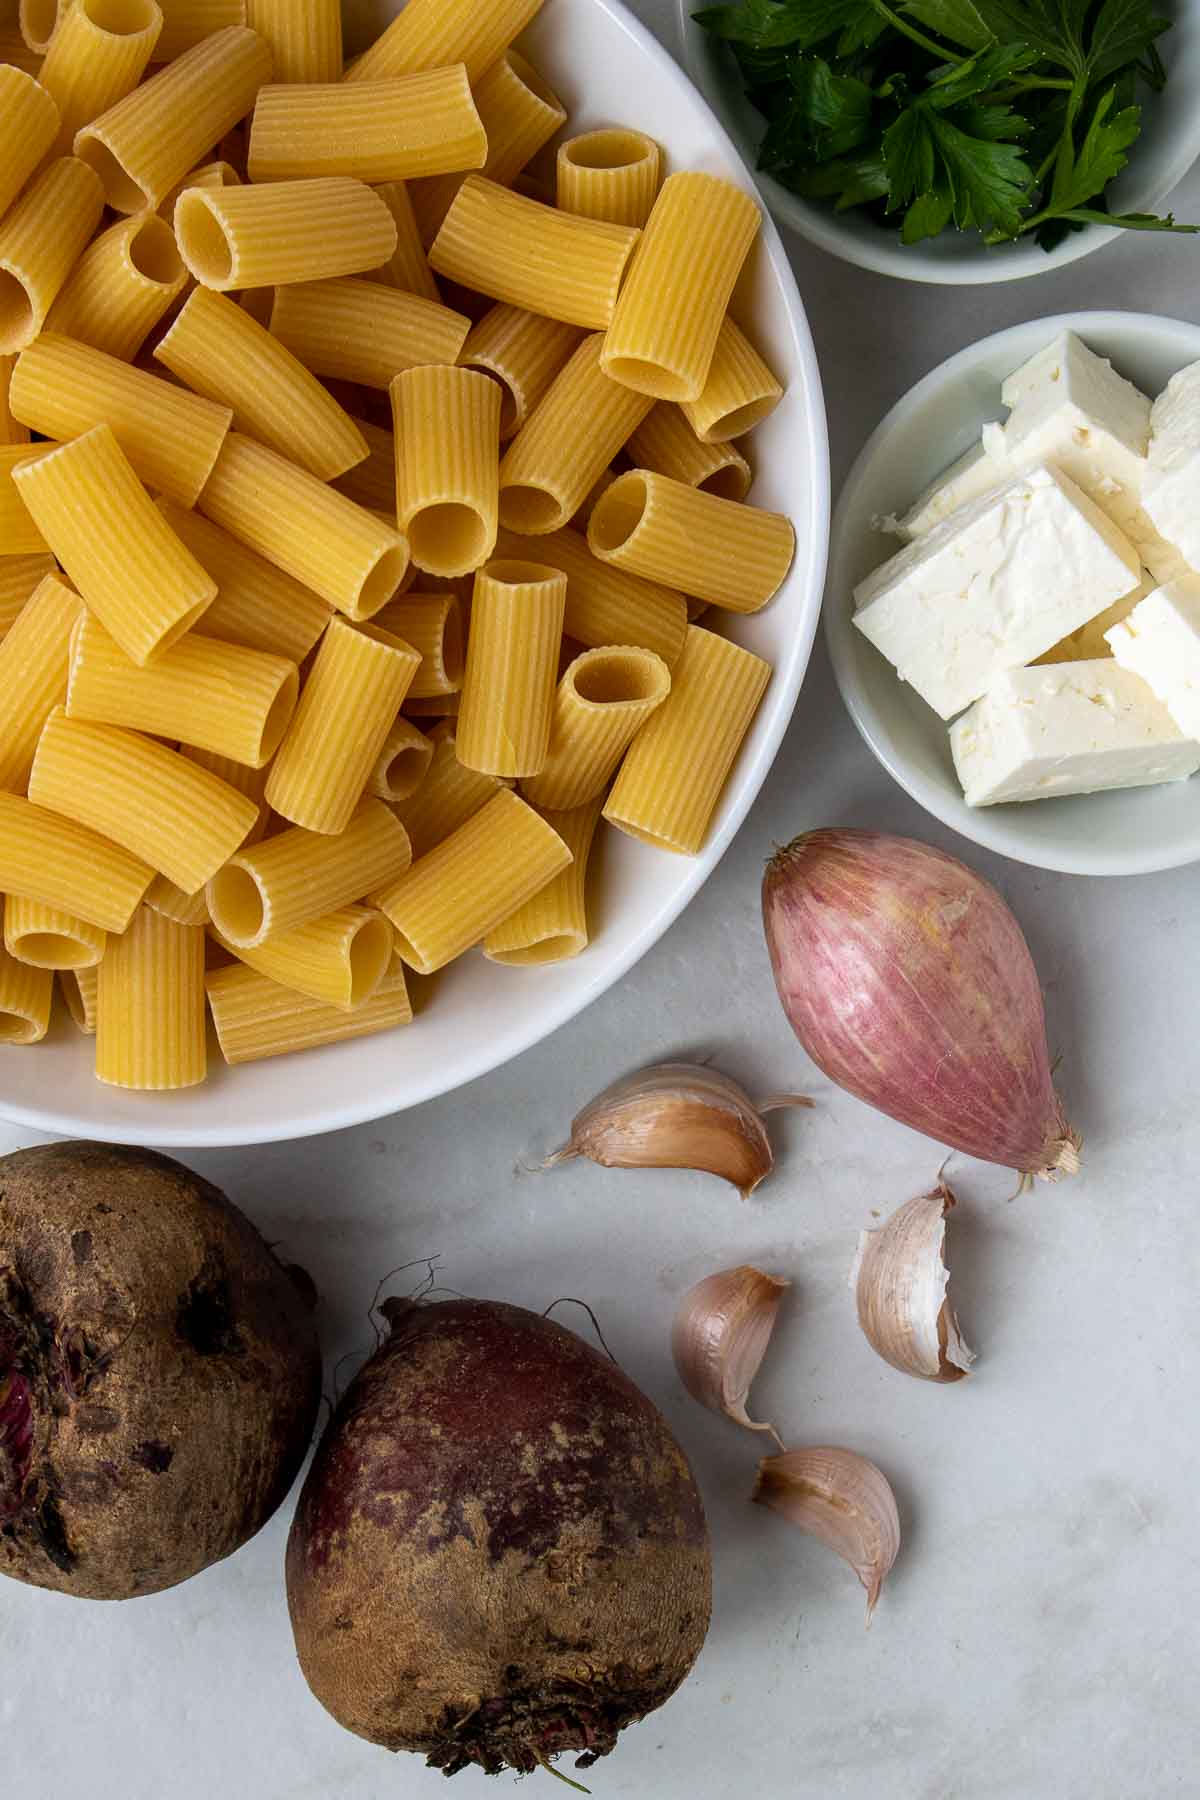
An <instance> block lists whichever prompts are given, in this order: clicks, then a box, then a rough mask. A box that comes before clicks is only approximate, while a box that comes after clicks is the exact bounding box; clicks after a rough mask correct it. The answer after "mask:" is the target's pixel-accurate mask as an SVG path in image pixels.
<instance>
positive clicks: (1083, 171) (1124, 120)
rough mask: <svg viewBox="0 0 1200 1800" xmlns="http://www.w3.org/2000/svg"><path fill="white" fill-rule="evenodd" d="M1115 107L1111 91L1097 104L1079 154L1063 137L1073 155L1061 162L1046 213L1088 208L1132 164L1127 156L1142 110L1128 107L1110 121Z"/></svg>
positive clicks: (1066, 148)
mask: <svg viewBox="0 0 1200 1800" xmlns="http://www.w3.org/2000/svg"><path fill="white" fill-rule="evenodd" d="M1112 103H1113V90H1112V89H1111V88H1109V89H1108V91H1107V93H1104V94H1102V95H1101V96H1100V99H1099V100H1098V101H1097V103H1096V109H1095V111H1094V112H1093V114H1092V122H1091V124H1090V125H1089V126H1088V128H1087V132H1086V134H1085V136H1084V140H1083V143H1082V144H1081V145H1080V146H1079V149H1078V151H1073V150H1072V149H1071V145H1070V139H1069V137H1064V139H1063V146H1064V151H1065V152H1070V153H1069V154H1064V155H1063V156H1062V157H1061V158H1060V160H1059V164H1058V167H1057V168H1056V169H1055V172H1054V185H1053V187H1052V188H1051V190H1050V205H1049V207H1048V208H1047V209H1046V210H1047V212H1049V213H1066V212H1070V211H1071V210H1072V208H1073V207H1076V206H1086V205H1087V203H1088V201H1089V200H1094V199H1095V197H1096V195H1097V194H1099V193H1102V192H1103V190H1104V189H1105V188H1106V187H1107V186H1108V184H1109V182H1110V181H1112V180H1113V178H1114V177H1115V176H1117V175H1119V174H1120V172H1121V170H1122V169H1123V168H1124V167H1125V164H1126V163H1127V162H1128V161H1129V158H1128V157H1127V156H1126V154H1125V152H1126V150H1128V148H1129V146H1130V144H1132V143H1133V141H1134V139H1135V138H1136V137H1137V135H1138V133H1139V131H1140V130H1141V129H1142V109H1141V107H1140V106H1127V107H1126V108H1125V109H1124V111H1123V112H1119V113H1117V114H1116V115H1115V117H1113V118H1110V117H1109V113H1110V112H1111V110H1112Z"/></svg>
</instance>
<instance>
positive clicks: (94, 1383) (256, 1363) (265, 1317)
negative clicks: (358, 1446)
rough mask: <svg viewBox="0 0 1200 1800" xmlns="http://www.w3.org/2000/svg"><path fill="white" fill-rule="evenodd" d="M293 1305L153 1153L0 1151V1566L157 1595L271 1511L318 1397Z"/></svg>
mask: <svg viewBox="0 0 1200 1800" xmlns="http://www.w3.org/2000/svg"><path fill="white" fill-rule="evenodd" d="M320 1381H321V1362H320V1352H319V1349H318V1345H317V1338H316V1332H315V1329H314V1326H313V1321H312V1303H311V1295H306V1294H305V1292H304V1290H303V1288H302V1286H300V1285H298V1284H297V1282H296V1280H295V1279H294V1278H293V1276H292V1274H291V1272H290V1271H287V1270H285V1269H284V1268H283V1267H282V1266H281V1265H280V1264H279V1263H278V1262H277V1261H276V1260H275V1258H274V1256H273V1255H272V1254H271V1251H270V1250H269V1248H268V1247H267V1245H266V1243H265V1242H264V1241H263V1239H262V1238H261V1237H260V1235H259V1234H258V1232H257V1231H256V1230H255V1229H254V1227H253V1225H251V1223H250V1221H249V1220H248V1219H247V1218H245V1217H244V1215H243V1214H242V1213H240V1212H239V1211H238V1209H237V1208H236V1207H235V1206H233V1205H231V1203H230V1202H229V1201H228V1200H227V1199H226V1198H225V1196H224V1195H223V1194H222V1193H220V1192H219V1190H218V1189H217V1188H215V1187H213V1186H211V1184H210V1183H209V1182H207V1181H202V1180H201V1179H200V1177H199V1176H197V1175H193V1174H192V1173H190V1171H189V1170H187V1169H185V1168H183V1167H181V1166H180V1164H178V1163H176V1162H172V1161H171V1160H170V1159H169V1158H168V1157H165V1156H156V1155H154V1154H153V1153H152V1152H150V1151H148V1150H127V1149H120V1148H113V1147H111V1146H108V1145H104V1144H49V1145H45V1146H43V1147H41V1148H39V1149H35V1150H21V1151H18V1152H17V1153H16V1154H15V1155H13V1156H6V1157H3V1158H0V1573H3V1574H6V1575H12V1576H14V1577H15V1578H16V1579H17V1580H18V1581H27V1582H30V1583H32V1584H33V1585H34V1586H35V1587H46V1588H57V1589H58V1590H59V1591H60V1592H61V1593H64V1594H74V1595H79V1596H82V1597H85V1598H88V1599H92V1600H123V1599H129V1598H131V1597H132V1596H133V1595H136V1594H152V1593H157V1592H158V1591H159V1590H160V1589H162V1588H167V1587H171V1586H173V1585H174V1584H175V1583H176V1582H179V1581H184V1580H186V1579H187V1577H188V1576H190V1575H195V1574H196V1573H198V1571H199V1570H201V1569H204V1568H207V1567H208V1565H209V1564H210V1563H213V1562H217V1561H218V1560H219V1559H220V1558H221V1557H223V1556H228V1555H229V1554H230V1552H231V1551H234V1550H236V1549H237V1548H238V1546H239V1545H240V1544H244V1543H245V1542H246V1539H247V1538H249V1537H252V1536H253V1535H254V1533H255V1532H256V1531H257V1530H258V1529H259V1527H260V1526H262V1525H264V1524H265V1523H266V1521H267V1520H268V1519H269V1518H270V1517H271V1514H272V1513H273V1512H274V1511H275V1510H276V1508H277V1507H278V1506H279V1504H280V1502H281V1501H282V1500H283V1498H284V1496H285V1495H286V1493H287V1491H288V1489H289V1487H290V1486H291V1484H292V1482H293V1480H294V1479H295V1476H296V1474H297V1471H298V1470H299V1467H300V1464H301V1462H302V1461H303V1459H304V1454H305V1451H306V1450H307V1448H308V1444H309V1441H310V1439H311V1437H312V1431H313V1426H314V1423H315V1420H316V1411H317V1406H318V1404H319V1401H320Z"/></svg>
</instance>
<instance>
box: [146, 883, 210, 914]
mask: <svg viewBox="0 0 1200 1800" xmlns="http://www.w3.org/2000/svg"><path fill="white" fill-rule="evenodd" d="M146 905H147V906H152V907H153V908H154V910H155V912H160V913H162V914H163V915H164V916H165V917H166V918H168V919H174V921H175V923H176V924H177V925H207V924H208V893H207V889H206V888H197V890H196V892H195V893H194V894H185V893H184V891H183V889H182V888H181V887H179V886H178V885H177V884H176V883H175V882H174V881H168V880H167V878H166V876H165V875H156V876H155V877H154V880H153V881H152V882H151V883H150V886H149V887H148V888H147V889H146Z"/></svg>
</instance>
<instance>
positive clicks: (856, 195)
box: [788, 154, 888, 212]
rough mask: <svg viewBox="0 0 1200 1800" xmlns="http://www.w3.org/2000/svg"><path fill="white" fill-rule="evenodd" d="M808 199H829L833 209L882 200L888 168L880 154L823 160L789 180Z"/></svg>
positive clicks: (840, 209)
mask: <svg viewBox="0 0 1200 1800" xmlns="http://www.w3.org/2000/svg"><path fill="white" fill-rule="evenodd" d="M788 185H789V187H792V188H794V189H795V191H796V193H798V194H802V195H803V196H804V197H805V199H808V200H832V201H833V202H834V210H835V212H845V211H847V209H848V208H849V207H852V206H865V205H867V204H868V203H869V202H870V201H872V200H882V199H883V197H884V195H885V194H886V193H887V191H888V175H887V169H886V168H885V167H884V162H883V158H882V156H879V155H877V154H868V155H865V156H846V157H842V158H840V159H839V160H838V161H837V162H829V163H825V164H824V165H823V167H821V168H819V169H812V170H810V171H808V172H807V173H805V174H804V175H801V176H798V177H796V178H794V179H792V180H790V181H789V183H788Z"/></svg>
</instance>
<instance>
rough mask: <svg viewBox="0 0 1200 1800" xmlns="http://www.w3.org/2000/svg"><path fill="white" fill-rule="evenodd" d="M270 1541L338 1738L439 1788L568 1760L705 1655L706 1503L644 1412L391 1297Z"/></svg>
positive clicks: (636, 1402)
mask: <svg viewBox="0 0 1200 1800" xmlns="http://www.w3.org/2000/svg"><path fill="white" fill-rule="evenodd" d="M384 1310H385V1313H387V1315H388V1316H389V1318H390V1320H391V1324H392V1330H391V1336H390V1337H389V1339H388V1340H387V1342H386V1343H385V1344H384V1345H383V1347H382V1348H381V1349H380V1350H379V1351H378V1353H377V1354H376V1355H375V1356H373V1357H372V1358H371V1360H370V1361H369V1362H368V1363H367V1364H366V1366H365V1367H364V1368H363V1369H362V1371H361V1372H360V1374H359V1375H358V1376H357V1378H356V1379H355V1381H354V1382H353V1384H352V1385H351V1387H350V1388H349V1389H348V1391H347V1393H346V1395H345V1397H344V1399H343V1401H342V1403H341V1405H340V1406H339V1408H338V1410H337V1412H336V1413H335V1415H334V1417H333V1419H332V1420H331V1422H330V1425H329V1428H328V1430H327V1431H326V1433H325V1436H324V1438H323V1439H322V1441H321V1444H320V1447H319V1448H318V1451H317V1455H316V1458H315V1460H314V1462H313V1465H312V1468H311V1469H310V1471H309V1474H308V1478H307V1480H306V1481H305V1484H304V1488H303V1490H302V1492H301V1496H300V1503H299V1506H298V1508H297V1511H296V1517H295V1520H294V1522H293V1525H292V1532H291V1537H290V1539H289V1542H288V1553H287V1579H288V1603H289V1606H290V1609H291V1615H292V1626H293V1629H294V1631H295V1636H296V1649H297V1653H298V1655H299V1658H300V1665H301V1667H302V1669H303V1671H304V1674H305V1676H306V1678H307V1680H308V1683H309V1686H310V1687H311V1688H312V1690H313V1693H314V1694H315V1695H316V1696H317V1699H318V1700H320V1701H321V1703H322V1705H324V1706H325V1707H327V1708H328V1710H329V1711H330V1712H331V1713H332V1714H333V1716H334V1718H335V1719H337V1720H338V1721H339V1723H340V1724H342V1725H344V1726H345V1727H346V1728H347V1730H349V1731H353V1732H356V1733H357V1734H358V1736H360V1737H364V1738H369V1739H370V1740H371V1741H372V1742H373V1743H377V1744H382V1745H384V1746H385V1747H386V1748H387V1749H389V1750H414V1751H419V1752H423V1753H424V1755H425V1756H427V1757H428V1759H429V1762H430V1764H431V1766H432V1767H434V1768H438V1769H442V1770H444V1771H445V1773H446V1774H447V1775H453V1774H456V1773H457V1772H458V1771H459V1770H460V1769H464V1768H467V1767H468V1766H470V1765H471V1764H475V1765H477V1766H478V1767H480V1768H483V1769H485V1770H487V1771H488V1772H489V1773H493V1774H494V1773H497V1772H498V1771H499V1770H501V1769H504V1768H514V1769H519V1770H525V1771H528V1770H532V1769H534V1768H536V1767H537V1766H538V1765H539V1764H543V1765H544V1764H547V1763H549V1761H550V1759H551V1758H552V1757H554V1756H556V1755H558V1754H560V1753H561V1752H567V1751H577V1752H580V1753H581V1754H580V1758H579V1765H578V1766H580V1767H586V1766H587V1765H588V1764H589V1763H591V1762H594V1761H595V1760H596V1758H597V1757H599V1756H603V1755H605V1754H606V1752H608V1751H609V1750H611V1749H612V1747H613V1745H614V1743H615V1742H616V1738H617V1733H618V1732H619V1731H621V1730H622V1729H623V1727H624V1726H626V1725H629V1724H632V1723H633V1722H634V1721H635V1720H637V1719H640V1718H642V1717H643V1715H644V1714H646V1713H648V1712H651V1711H652V1710H653V1709H654V1708H655V1707H657V1706H661V1705H662V1703H663V1701H664V1700H666V1699H668V1698H669V1696H670V1695H671V1694H672V1693H674V1691H675V1689H676V1688H677V1687H678V1686H679V1684H680V1682H681V1681H682V1680H683V1679H684V1677H685V1676H686V1675H687V1673H688V1671H689V1669H690V1668H691V1666H692V1664H693V1662H694V1661H695V1659H696V1656H697V1654H698V1653H699V1650H700V1647H701V1645H702V1643H703V1642H704V1635H705V1632H706V1630H707V1628H708V1620H709V1613H710V1610H711V1600H712V1572H711V1564H710V1559H709V1548H708V1531H707V1527H706V1525H705V1520H704V1509H703V1507H702V1505H701V1501H700V1496H699V1493H698V1492H697V1489H696V1484H695V1481H694V1480H693V1477H692V1473H691V1470H690V1469H689V1467H688V1464H687V1459H686V1458H685V1456H684V1454H683V1452H682V1450H680V1448H679V1446H678V1444H676V1442H675V1440H674V1438H673V1437H672V1436H671V1433H670V1431H669V1430H668V1428H667V1425H666V1423H665V1421H664V1420H663V1418H662V1417H661V1415H660V1414H659V1412H658V1411H657V1409H656V1408H655V1407H654V1406H653V1405H652V1404H651V1403H650V1401H649V1400H648V1399H647V1398H646V1396H645V1395H644V1394H642V1393H641V1392H640V1391H639V1389H638V1388H636V1387H635V1386H634V1384H633V1382H632V1381H630V1380H629V1378H628V1377H627V1376H626V1375H624V1374H622V1372H621V1371H620V1369H618V1368H617V1367H616V1366H615V1365H614V1364H613V1363H612V1362H610V1361H608V1360H607V1359H606V1358H604V1357H602V1356H601V1355H599V1353H598V1352H596V1351H595V1350H593V1349H591V1348H590V1346H589V1345H587V1344H585V1343H584V1342H583V1341H582V1340H581V1339H580V1338H578V1337H576V1336H575V1335H574V1334H573V1333H572V1332H570V1331H567V1330H565V1329H564V1328H563V1327H562V1326H561V1325H557V1324H555V1323H553V1322H552V1321H551V1320H548V1319H545V1318H540V1317H539V1316H538V1315H537V1314H536V1313H530V1312H526V1311H524V1310H523V1309H522V1308H521V1307H516V1306H502V1305H497V1304H493V1303H491V1302H488V1301H482V1300H452V1301H446V1302H439V1303H437V1304H433V1305H413V1304H410V1303H405V1302H399V1303H397V1302H389V1303H388V1305H387V1306H386V1307H385V1309H384Z"/></svg>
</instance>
